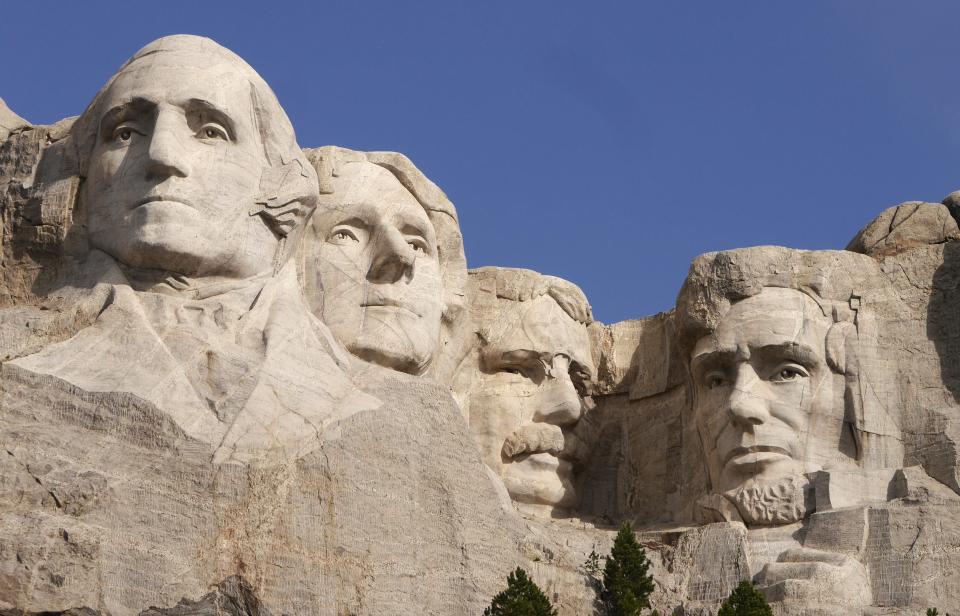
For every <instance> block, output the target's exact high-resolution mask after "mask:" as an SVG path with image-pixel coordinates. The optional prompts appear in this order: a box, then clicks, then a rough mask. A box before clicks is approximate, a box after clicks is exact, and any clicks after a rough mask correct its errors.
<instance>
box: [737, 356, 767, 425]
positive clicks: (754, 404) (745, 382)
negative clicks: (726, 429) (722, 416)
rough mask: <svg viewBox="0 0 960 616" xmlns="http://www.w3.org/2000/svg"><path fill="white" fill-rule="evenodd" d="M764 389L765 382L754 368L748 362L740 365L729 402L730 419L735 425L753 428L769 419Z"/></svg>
mask: <svg viewBox="0 0 960 616" xmlns="http://www.w3.org/2000/svg"><path fill="white" fill-rule="evenodd" d="M764 387H765V385H764V382H763V381H762V380H761V379H760V377H759V376H757V373H756V371H755V370H754V369H753V366H751V365H750V364H749V363H747V362H744V363H742V364H740V366H739V367H738V368H737V376H736V380H735V381H734V384H733V389H732V390H731V391H730V398H729V400H728V410H729V411H730V417H731V418H732V420H733V422H734V423H735V424H737V425H739V426H740V427H742V428H751V427H752V426H757V425H760V424H762V423H765V422H766V421H767V419H769V417H770V412H769V409H768V408H767V400H766V398H765V396H764V391H763V390H764Z"/></svg>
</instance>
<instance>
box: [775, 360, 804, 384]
mask: <svg viewBox="0 0 960 616" xmlns="http://www.w3.org/2000/svg"><path fill="white" fill-rule="evenodd" d="M805 376H810V375H809V374H808V373H807V371H806V370H804V368H803V367H802V366H800V365H798V364H784V365H783V366H780V367H779V368H777V371H776V372H775V373H774V375H773V378H771V379H770V380H771V381H775V382H778V383H784V382H789V381H796V380H797V379H800V378H803V377H805Z"/></svg>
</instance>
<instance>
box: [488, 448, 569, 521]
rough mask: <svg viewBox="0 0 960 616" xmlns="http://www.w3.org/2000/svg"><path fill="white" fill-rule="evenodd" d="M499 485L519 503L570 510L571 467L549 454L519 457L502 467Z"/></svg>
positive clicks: (565, 461) (564, 461)
mask: <svg viewBox="0 0 960 616" xmlns="http://www.w3.org/2000/svg"><path fill="white" fill-rule="evenodd" d="M503 483H504V485H506V487H507V492H509V493H510V497H511V498H513V500H515V501H517V502H519V503H525V504H529V505H547V506H550V507H556V508H560V509H566V508H570V507H573V506H574V505H576V503H577V494H576V491H575V489H574V487H573V465H572V464H571V463H570V462H569V461H568V460H561V459H560V458H558V457H556V456H554V455H552V454H549V453H534V454H530V455H526V456H521V457H520V458H517V459H515V460H514V461H512V462H508V463H506V464H504V465H503Z"/></svg>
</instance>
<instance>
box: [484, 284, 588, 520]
mask: <svg viewBox="0 0 960 616" xmlns="http://www.w3.org/2000/svg"><path fill="white" fill-rule="evenodd" d="M497 306H498V308H499V310H498V311H497V315H496V320H495V322H493V323H492V324H491V325H490V327H488V328H486V330H485V333H484V335H485V336H487V344H486V345H485V346H484V347H483V349H482V351H481V352H482V357H481V371H480V375H479V378H478V379H477V380H476V381H475V382H474V384H473V387H472V389H471V393H470V399H469V410H470V427H471V429H472V431H473V433H474V435H475V436H476V438H477V440H478V442H479V443H480V451H481V453H482V455H483V458H484V461H485V462H486V464H487V465H488V466H489V467H490V468H491V469H493V470H494V472H496V473H497V474H498V475H499V476H500V477H501V478H502V479H503V482H504V485H505V486H506V488H507V492H508V493H509V494H510V496H511V498H513V500H515V501H517V502H519V503H525V504H530V505H540V506H548V507H551V508H553V507H556V508H567V507H571V506H573V505H575V504H576V493H575V491H574V486H573V481H572V479H573V470H574V466H573V462H572V460H571V459H570V458H569V453H570V452H569V449H568V448H566V449H567V450H565V441H566V439H567V438H569V430H570V429H571V428H572V427H573V426H574V425H575V424H576V423H577V421H579V419H580V416H581V413H582V411H583V404H584V402H583V395H582V394H583V384H584V382H585V381H586V380H587V379H588V378H589V374H590V373H591V372H592V361H591V357H590V341H589V338H588V336H587V328H586V326H585V325H583V324H582V323H578V322H576V321H575V320H573V319H572V318H570V317H569V316H568V315H567V314H566V313H565V312H564V311H563V310H562V309H561V308H560V306H559V305H557V303H556V302H555V301H554V300H553V298H551V297H549V296H541V297H538V298H536V299H532V300H529V301H525V302H513V301H508V300H499V301H498V302H497Z"/></svg>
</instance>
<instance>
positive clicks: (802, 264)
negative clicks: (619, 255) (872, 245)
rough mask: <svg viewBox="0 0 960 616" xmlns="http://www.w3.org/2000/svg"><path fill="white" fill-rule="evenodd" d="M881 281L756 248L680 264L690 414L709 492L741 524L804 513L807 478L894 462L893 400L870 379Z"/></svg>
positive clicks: (864, 265) (835, 264)
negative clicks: (728, 502)
mask: <svg viewBox="0 0 960 616" xmlns="http://www.w3.org/2000/svg"><path fill="white" fill-rule="evenodd" d="M884 283H885V281H884V280H883V279H882V276H881V275H880V274H879V272H878V271H877V266H876V264H875V263H874V262H872V261H871V260H870V259H864V258H862V256H861V255H854V254H852V253H843V252H827V251H819V252H804V251H796V250H787V249H781V248H773V247H761V248H751V249H744V250H736V251H729V252H721V253H712V254H707V255H703V256H701V257H699V258H698V259H697V260H696V261H695V262H694V264H693V266H692V267H691V273H690V276H689V277H688V278H687V281H686V283H685V284H684V287H683V289H682V290H681V292H680V297H679V299H678V303H677V316H676V319H677V323H678V339H679V343H680V346H681V350H682V352H683V353H684V355H685V357H686V358H687V359H688V360H689V368H690V370H689V374H690V378H691V389H692V393H693V417H694V421H695V424H696V426H697V432H698V434H699V436H700V443H701V445H702V448H703V451H704V455H705V462H706V467H707V471H708V474H709V477H710V482H711V484H712V488H713V490H714V491H715V492H719V493H722V494H726V495H728V497H729V498H731V499H732V500H733V502H734V504H735V505H736V506H737V508H738V509H739V510H740V514H741V516H742V517H743V518H744V519H745V520H746V521H748V522H754V523H780V522H789V521H794V520H795V519H800V518H801V517H803V515H804V513H805V507H806V505H805V504H804V496H803V492H804V490H805V489H806V488H807V481H806V474H807V473H811V472H814V471H818V470H837V471H845V472H850V471H853V472H856V470H857V469H859V468H863V467H865V466H866V467H874V468H876V467H879V466H884V465H888V464H892V465H897V464H899V459H900V457H902V446H901V445H900V442H899V437H900V435H899V428H898V425H899V422H898V421H897V418H896V415H895V412H894V411H895V408H896V400H895V396H893V397H891V396H884V395H882V392H883V389H889V388H890V387H891V383H890V382H889V381H890V379H878V378H876V377H877V371H878V369H879V367H880V361H879V359H878V357H877V353H876V331H875V328H876V323H875V320H874V318H873V317H872V314H871V308H873V306H872V303H873V302H874V301H875V300H877V299H878V298H882V293H881V291H882V289H883V288H884V286H885V285H884ZM880 301H882V299H880Z"/></svg>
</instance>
